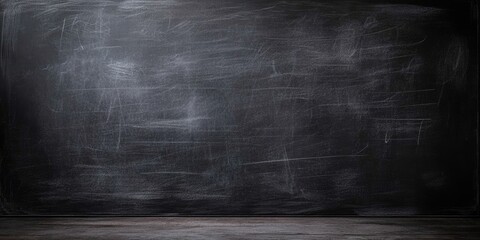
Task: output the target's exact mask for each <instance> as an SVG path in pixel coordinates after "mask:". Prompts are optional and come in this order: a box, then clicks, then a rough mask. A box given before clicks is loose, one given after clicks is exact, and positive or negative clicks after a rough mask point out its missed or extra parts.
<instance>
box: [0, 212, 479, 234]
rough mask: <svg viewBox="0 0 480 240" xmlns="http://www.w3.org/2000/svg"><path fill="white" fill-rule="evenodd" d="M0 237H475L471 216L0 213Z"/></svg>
mask: <svg viewBox="0 0 480 240" xmlns="http://www.w3.org/2000/svg"><path fill="white" fill-rule="evenodd" d="M0 239H480V221H478V219H471V218H337V217H335V218H316V217H305V218H297V217H295V218H287V217H245V218H241V217H82V218H76V217H75V218H61V217H47V218H44V217H33V218H24V217H21V218H9V217H4V218H0Z"/></svg>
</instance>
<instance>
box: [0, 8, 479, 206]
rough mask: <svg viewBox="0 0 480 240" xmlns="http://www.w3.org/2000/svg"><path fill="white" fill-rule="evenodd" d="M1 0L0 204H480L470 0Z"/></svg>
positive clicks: (474, 48)
mask: <svg viewBox="0 0 480 240" xmlns="http://www.w3.org/2000/svg"><path fill="white" fill-rule="evenodd" d="M0 4H1V10H2V18H1V58H0V59H1V81H0V83H1V85H0V126H1V129H0V131H1V132H0V134H1V140H0V141H1V142H0V147H1V149H0V150H1V155H0V183H1V184H0V212H1V213H2V214H6V215H17V214H41V215H43V214H45V215H51V214H67V215H70V214H73V215H77V214H147V215H148V214H160V215H164V214H165V215H167V214H179V215H189V214H190V215H196V214H200V215H213V214H215V215H222V214H229V215H235V214H240V215H250V214H252V215H262V214H300V215H302V214H305V215H312V214H317V215H329V214H351V215H416V214H460V215H462V214H475V213H476V211H477V210H478V169H479V168H478V160H477V159H478V158H477V157H478V156H477V153H478V151H477V149H478V148H477V123H478V117H477V116H478V111H477V100H478V91H477V87H478V81H477V79H478V75H477V70H478V69H477V45H476V44H477V13H476V11H477V3H476V1H444V2H442V1H407V0H405V1H388V0H384V1H358V0H357V1H290V0H287V1H274V0H260V1H253V0H252V1H250V0H184V1H183V0H182V1H180V0H141V1H137V0H48V1H47V0H3V1H0Z"/></svg>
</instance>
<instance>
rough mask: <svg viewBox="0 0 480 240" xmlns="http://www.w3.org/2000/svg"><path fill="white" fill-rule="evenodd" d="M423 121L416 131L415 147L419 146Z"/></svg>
mask: <svg viewBox="0 0 480 240" xmlns="http://www.w3.org/2000/svg"><path fill="white" fill-rule="evenodd" d="M422 126H423V121H421V122H420V128H419V129H418V137H417V146H418V145H420V134H421V132H422Z"/></svg>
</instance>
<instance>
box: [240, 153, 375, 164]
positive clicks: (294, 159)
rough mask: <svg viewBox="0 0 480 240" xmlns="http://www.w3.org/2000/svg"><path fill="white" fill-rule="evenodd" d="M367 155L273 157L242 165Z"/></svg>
mask: <svg viewBox="0 0 480 240" xmlns="http://www.w3.org/2000/svg"><path fill="white" fill-rule="evenodd" d="M364 156H367V155H357V154H354V155H332V156H322V157H305V158H287V159H275V160H267V161H260V162H250V163H244V164H242V165H256V164H264V163H276V162H287V161H300V160H315V159H329V158H354V157H364Z"/></svg>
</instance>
